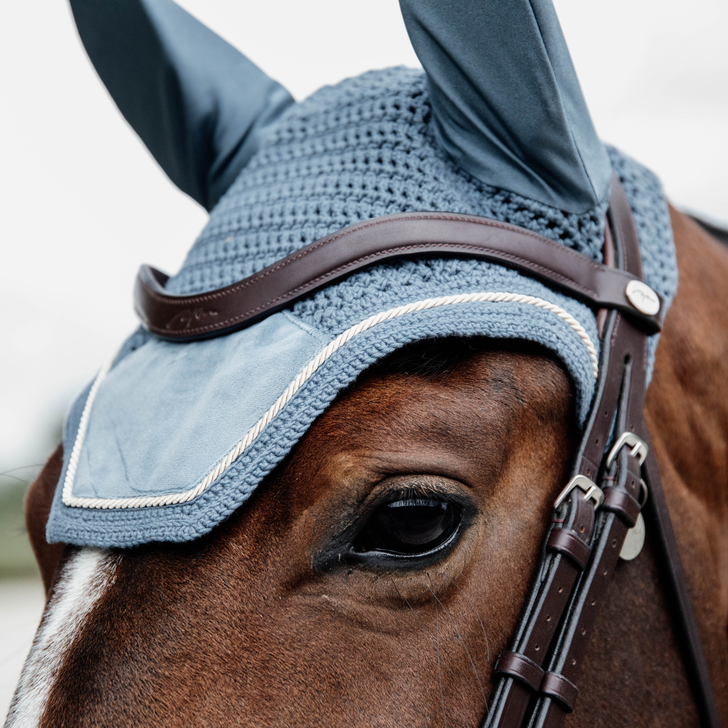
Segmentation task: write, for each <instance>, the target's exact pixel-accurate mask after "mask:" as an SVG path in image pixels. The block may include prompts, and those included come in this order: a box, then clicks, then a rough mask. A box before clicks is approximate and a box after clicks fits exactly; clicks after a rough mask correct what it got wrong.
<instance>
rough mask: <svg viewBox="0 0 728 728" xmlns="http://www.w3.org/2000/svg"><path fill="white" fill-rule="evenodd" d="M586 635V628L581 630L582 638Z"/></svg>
mask: <svg viewBox="0 0 728 728" xmlns="http://www.w3.org/2000/svg"><path fill="white" fill-rule="evenodd" d="M585 634H586V627H582V628H581V636H582V637H583V636H584V635H585Z"/></svg>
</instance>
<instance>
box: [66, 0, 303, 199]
mask: <svg viewBox="0 0 728 728" xmlns="http://www.w3.org/2000/svg"><path fill="white" fill-rule="evenodd" d="M71 8H72V10H73V14H74V17H75V19H76V25H77V27H78V31H79V34H80V36H81V39H82V40H83V44H84V46H85V47H86V50H87V52H88V54H89V56H90V58H91V61H92V62H93V64H94V66H95V67H96V70H97V71H98V74H99V76H101V80H102V81H103V82H104V84H105V85H106V88H107V89H108V90H109V92H110V93H111V96H112V97H113V99H114V101H115V102H116V104H117V105H118V107H119V109H120V110H121V113H122V114H123V115H124V116H125V117H126V119H127V121H128V122H129V123H130V124H131V125H132V127H133V128H134V130H135V131H136V132H137V134H139V136H140V137H141V138H142V141H143V142H144V143H145V144H146V145H147V147H148V148H149V150H150V151H151V153H152V154H153V155H154V157H155V158H156V160H157V161H158V162H159V164H160V165H161V166H162V168H163V169H164V171H165V172H166V173H167V174H168V175H169V177H170V178H171V179H172V181H173V182H174V183H175V184H176V185H177V186H178V187H179V188H180V189H181V190H183V191H184V192H186V193H187V194H189V195H190V196H191V197H193V198H194V199H195V200H197V201H198V202H199V203H200V204H202V205H203V206H204V207H206V208H207V209H208V210H209V209H211V208H212V207H213V206H214V205H215V203H216V202H217V200H218V199H219V198H220V197H221V195H222V194H223V193H224V192H225V191H226V190H227V188H228V187H229V186H230V185H231V184H232V182H233V181H234V180H235V178H236V177H237V175H238V173H239V172H240V170H241V169H242V168H243V167H244V166H245V165H246V164H247V162H248V161H249V160H250V158H251V156H252V155H253V154H254V153H255V151H256V150H257V148H258V144H259V140H260V133H259V132H260V131H261V128H262V127H264V126H265V125H267V124H269V123H270V122H271V121H273V120H274V119H276V118H277V117H278V116H279V115H280V114H281V112H282V111H283V110H284V109H285V108H287V107H288V106H289V105H290V104H292V103H293V99H292V98H291V96H290V95H289V94H288V92H287V91H286V90H285V89H284V88H283V87H282V86H280V85H279V84H278V83H276V82H275V81H273V80H271V79H270V78H268V76H266V75H265V74H264V73H263V72H262V71H261V70H260V69H258V68H257V67H256V66H255V65H254V64H253V63H251V62H250V61H249V60H248V59H247V58H246V57H245V56H243V55H242V54H241V53H239V52H238V51H237V50H236V49H235V48H233V47H232V46H231V45H229V44H228V43H226V42H225V41H224V40H222V38H220V37H218V36H217V35H215V34H214V33H213V32H212V31H211V30H209V29H208V28H206V27H205V26H204V25H202V24H201V23H199V22H198V21H197V20H195V18H193V17H192V16H191V15H189V14H188V13H186V12H185V11H184V10H182V8H180V7H179V6H178V5H176V4H175V3H173V2H172V1H171V0H71Z"/></svg>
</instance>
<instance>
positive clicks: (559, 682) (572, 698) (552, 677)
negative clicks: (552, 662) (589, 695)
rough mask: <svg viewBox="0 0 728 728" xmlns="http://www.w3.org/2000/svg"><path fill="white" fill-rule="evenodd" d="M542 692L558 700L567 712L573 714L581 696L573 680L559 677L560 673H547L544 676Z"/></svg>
mask: <svg viewBox="0 0 728 728" xmlns="http://www.w3.org/2000/svg"><path fill="white" fill-rule="evenodd" d="M540 692H541V693H542V694H543V695H547V696H548V697H549V698H553V699H554V700H558V701H559V703H561V705H562V706H563V708H564V709H565V710H566V712H567V713H571V711H572V710H574V705H575V704H576V696H577V695H578V694H579V688H577V687H576V685H574V683H573V682H571V680H567V678H565V677H564V676H563V675H559V673H558V672H547V673H545V674H544V676H543V681H542V682H541V691H540Z"/></svg>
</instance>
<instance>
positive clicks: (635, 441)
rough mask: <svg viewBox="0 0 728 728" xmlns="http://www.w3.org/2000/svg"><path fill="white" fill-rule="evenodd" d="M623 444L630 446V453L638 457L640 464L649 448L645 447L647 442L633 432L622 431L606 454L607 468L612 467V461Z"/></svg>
mask: <svg viewBox="0 0 728 728" xmlns="http://www.w3.org/2000/svg"><path fill="white" fill-rule="evenodd" d="M625 445H626V446H627V447H631V448H632V452H631V453H630V455H632V457H635V458H638V459H639V461H640V465H642V463H644V461H645V458H646V457H647V453H648V452H649V450H650V448H648V447H647V443H646V442H645V441H644V440H643V439H642V438H641V437H637V435H635V434H634V433H633V432H623V433H622V434H621V435H620V436H619V438H618V439H617V442H615V443H614V445H613V446H612V449H611V450H610V451H609V455H607V468H611V467H612V463H613V462H614V461H615V460H616V459H617V455H619V451H620V450H621V449H622V448H623V447H624V446H625Z"/></svg>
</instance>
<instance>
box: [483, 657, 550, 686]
mask: <svg viewBox="0 0 728 728" xmlns="http://www.w3.org/2000/svg"><path fill="white" fill-rule="evenodd" d="M495 672H497V673H499V674H501V675H510V676H511V677H514V678H516V679H517V680H520V681H521V682H524V683H525V684H526V685H527V686H528V687H529V688H531V690H533V691H534V692H535V691H536V690H538V689H539V687H540V686H541V680H542V679H543V668H541V666H540V665H537V664H536V663H535V662H534V661H533V660H529V659H528V657H526V656H525V655H519V654H518V653H517V652H501V654H500V655H499V656H498V659H497V660H496V663H495Z"/></svg>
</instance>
